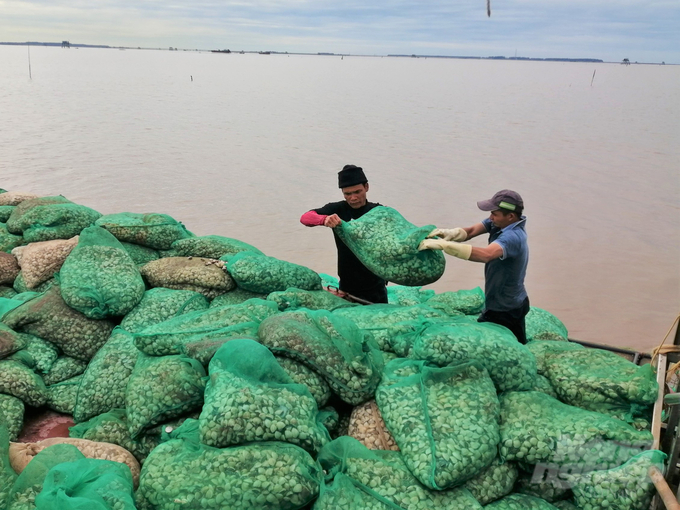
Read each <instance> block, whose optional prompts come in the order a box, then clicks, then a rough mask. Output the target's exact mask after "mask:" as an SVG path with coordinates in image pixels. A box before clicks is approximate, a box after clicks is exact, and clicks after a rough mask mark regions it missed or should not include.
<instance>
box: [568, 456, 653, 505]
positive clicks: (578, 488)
mask: <svg viewBox="0 0 680 510" xmlns="http://www.w3.org/2000/svg"><path fill="white" fill-rule="evenodd" d="M665 458H666V454H664V453H663V452H660V451H659V450H649V451H646V452H642V453H640V454H638V455H636V456H635V457H633V458H632V459H630V460H629V461H628V462H626V463H625V464H624V465H622V466H620V467H618V468H615V469H610V470H607V471H592V472H590V473H583V474H574V475H570V476H568V477H567V478H568V480H569V481H570V483H571V484H572V485H573V486H572V490H573V492H574V502H575V503H576V505H577V506H578V508H580V509H581V510H599V509H601V508H607V509H610V510H646V509H648V508H649V505H650V503H651V502H652V497H653V496H654V493H655V490H654V484H653V483H652V481H651V479H650V478H649V475H648V472H649V468H650V467H652V466H654V467H656V468H657V469H659V470H660V471H661V472H662V473H663V469H664V459H665Z"/></svg>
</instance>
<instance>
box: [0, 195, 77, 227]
mask: <svg viewBox="0 0 680 510" xmlns="http://www.w3.org/2000/svg"><path fill="white" fill-rule="evenodd" d="M55 204H73V202H71V201H70V200H69V199H68V198H66V197H64V196H62V195H58V196H53V197H36V198H30V199H28V200H23V201H21V203H19V204H17V206H16V208H15V209H14V211H12V214H11V215H10V217H9V218H8V219H7V229H8V230H9V231H10V232H11V233H12V234H21V232H22V230H23V224H24V223H25V222H24V221H23V218H24V216H25V215H26V214H27V213H28V212H30V211H31V209H34V208H36V207H40V206H45V205H55Z"/></svg>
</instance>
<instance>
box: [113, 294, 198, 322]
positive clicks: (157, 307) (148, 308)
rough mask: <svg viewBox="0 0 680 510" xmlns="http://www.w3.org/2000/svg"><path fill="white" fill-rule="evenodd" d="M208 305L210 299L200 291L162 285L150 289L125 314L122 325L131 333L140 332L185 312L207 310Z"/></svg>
mask: <svg viewBox="0 0 680 510" xmlns="http://www.w3.org/2000/svg"><path fill="white" fill-rule="evenodd" d="M208 306H209V303H208V300H207V299H206V298H205V296H203V295H202V294H199V293H198V292H194V291H191V290H174V289H165V288H161V287H159V288H156V289H150V290H147V291H146V292H145V293H144V296H143V297H142V300H141V301H140V302H139V303H138V304H137V306H135V307H134V308H133V309H132V310H131V311H130V312H129V313H128V314H127V315H126V316H125V318H124V319H123V320H122V322H121V323H120V327H121V328H123V329H125V330H127V331H129V332H130V333H138V332H140V331H141V330H142V329H144V328H146V327H148V326H152V325H154V324H158V323H159V322H163V321H166V320H168V319H171V318H173V317H177V316H178V315H183V314H185V313H189V312H195V311H197V310H205V309H207V308H208Z"/></svg>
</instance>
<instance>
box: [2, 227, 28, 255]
mask: <svg viewBox="0 0 680 510" xmlns="http://www.w3.org/2000/svg"><path fill="white" fill-rule="evenodd" d="M24 242H25V241H24V238H23V237H21V236H17V235H14V234H10V232H9V231H8V230H7V225H5V224H4V223H0V251H2V252H5V253H10V252H11V251H12V250H13V249H14V248H16V247H17V246H21V245H22V244H24Z"/></svg>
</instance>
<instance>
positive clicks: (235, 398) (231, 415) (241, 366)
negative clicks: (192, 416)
mask: <svg viewBox="0 0 680 510" xmlns="http://www.w3.org/2000/svg"><path fill="white" fill-rule="evenodd" d="M199 424H200V427H199V430H200V436H201V442H202V443H203V444H205V445H208V446H215V447H220V448H223V447H227V446H232V445H237V444H243V443H248V442H255V441H258V442H259V441H284V442H287V443H291V444H295V445H297V446H300V447H301V448H304V449H305V450H307V451H309V452H311V453H317V452H318V451H319V450H320V449H321V447H322V446H323V445H324V444H326V443H327V442H328V441H330V437H329V435H328V432H327V431H326V429H325V428H324V427H323V425H321V424H320V422H319V410H318V408H317V406H316V401H315V400H314V397H312V394H311V393H310V392H309V390H308V389H307V387H306V386H304V385H302V384H296V383H295V382H294V381H293V380H292V379H291V378H290V376H289V375H288V374H287V373H286V371H285V370H283V368H281V366H280V365H279V364H278V363H277V361H276V358H275V357H274V355H273V354H272V353H271V352H270V351H269V349H267V348H266V347H264V346H263V345H260V344H258V343H257V342H255V341H253V340H248V339H238V340H232V341H231V342H228V343H226V344H225V345H224V346H222V347H221V348H220V349H219V350H218V351H217V353H215V356H214V357H213V358H212V360H211V361H210V379H209V381H208V384H207V386H206V389H205V404H204V405H203V411H202V412H201V416H200V418H199Z"/></svg>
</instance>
